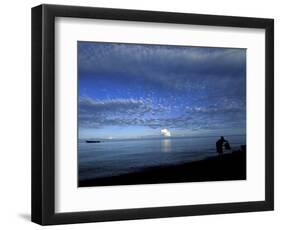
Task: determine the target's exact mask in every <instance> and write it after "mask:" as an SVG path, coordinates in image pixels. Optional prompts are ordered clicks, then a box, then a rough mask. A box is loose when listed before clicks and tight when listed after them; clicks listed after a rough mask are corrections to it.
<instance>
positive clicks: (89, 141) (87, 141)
mask: <svg viewBox="0 0 281 230" xmlns="http://www.w3.org/2000/svg"><path fill="white" fill-rule="evenodd" d="M86 143H101V141H91V140H86Z"/></svg>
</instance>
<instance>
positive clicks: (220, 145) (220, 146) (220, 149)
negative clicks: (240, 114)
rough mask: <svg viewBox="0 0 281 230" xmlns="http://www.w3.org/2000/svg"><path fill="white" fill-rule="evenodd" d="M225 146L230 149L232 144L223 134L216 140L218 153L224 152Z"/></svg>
mask: <svg viewBox="0 0 281 230" xmlns="http://www.w3.org/2000/svg"><path fill="white" fill-rule="evenodd" d="M223 146H224V147H225V149H227V150H230V149H231V148H230V144H229V143H228V141H227V140H225V139H224V137H223V136H221V138H220V139H219V140H218V141H217V142H216V147H217V153H218V154H219V155H222V154H223Z"/></svg>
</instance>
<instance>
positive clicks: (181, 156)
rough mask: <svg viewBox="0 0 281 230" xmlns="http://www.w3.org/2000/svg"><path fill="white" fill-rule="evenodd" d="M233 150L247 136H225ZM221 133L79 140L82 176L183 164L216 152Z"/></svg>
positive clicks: (100, 175)
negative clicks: (217, 135)
mask: <svg viewBox="0 0 281 230" xmlns="http://www.w3.org/2000/svg"><path fill="white" fill-rule="evenodd" d="M225 138H226V139H227V140H228V141H229V143H230V145H231V147H232V149H233V150H235V149H238V148H239V146H240V145H241V144H246V136H225ZM217 139H218V137H200V138H199V137H196V138H186V137H185V138H169V139H163V138H161V139H160V138H159V139H139V140H119V141H117V140H108V141H105V142H101V143H79V145H78V157H79V179H80V180H83V179H94V178H99V177H104V176H113V175H119V174H123V173H130V172H135V171H138V170H141V169H143V168H145V167H150V166H161V165H171V164H182V163H185V162H189V161H194V160H199V159H203V158H205V157H207V156H213V155H216V154H217V153H216V148H215V143H216V141H217Z"/></svg>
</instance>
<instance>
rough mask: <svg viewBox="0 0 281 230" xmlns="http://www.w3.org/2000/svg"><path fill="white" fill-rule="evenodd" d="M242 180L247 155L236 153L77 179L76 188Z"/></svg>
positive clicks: (242, 152) (243, 178) (244, 174)
mask: <svg viewBox="0 0 281 230" xmlns="http://www.w3.org/2000/svg"><path fill="white" fill-rule="evenodd" d="M245 179H246V152H244V151H240V150H239V151H235V152H233V153H231V154H225V155H222V156H214V157H208V158H205V159H203V160H199V161H193V162H188V163H184V164H177V165H168V166H158V167H150V168H146V169H144V170H142V171H138V172H134V173H130V174H122V175H117V176H113V177H103V178H97V179H93V180H91V179H88V180H80V181H79V187H89V186H111V185H134V184H157V183H179V182H202V181H224V180H245Z"/></svg>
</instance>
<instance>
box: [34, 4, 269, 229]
mask: <svg viewBox="0 0 281 230" xmlns="http://www.w3.org/2000/svg"><path fill="white" fill-rule="evenodd" d="M56 17H72V18H89V19H110V20H125V21H138V22H155V23H174V24H193V25H211V26H227V27H241V28H261V29H265V36H266V38H265V43H266V44H265V47H266V50H265V90H266V91H265V92H266V98H265V101H266V105H265V110H266V111H265V113H266V114H265V117H266V121H265V122H266V128H265V132H266V133H265V136H266V138H265V143H266V148H265V200H264V201H249V202H238V203H219V204H202V205H201V204H200V205H188V206H173V207H156V208H137V209H122V210H107V211H87V212H71V213H69V212H68V213H55V151H54V150H55V79H54V78H55V74H54V73H55V63H54V59H55V46H54V45H55V44H54V41H55V40H54V37H55V30H54V28H55V18H56ZM273 209H274V20H273V19H264V18H248V17H230V16H215V15H202V14H186V13H171V12H153V11H139V10H125V9H109V8H94V7H80V6H79V7H77V6H60V5H40V6H36V7H34V8H32V209H31V213H32V221H33V222H35V223H38V224H41V225H53V224H70V223H84V222H98V221H115V220H130V219H143V218H162V217H177V216H194V215H205V214H221V213H237V212H252V211H267V210H273Z"/></svg>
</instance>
